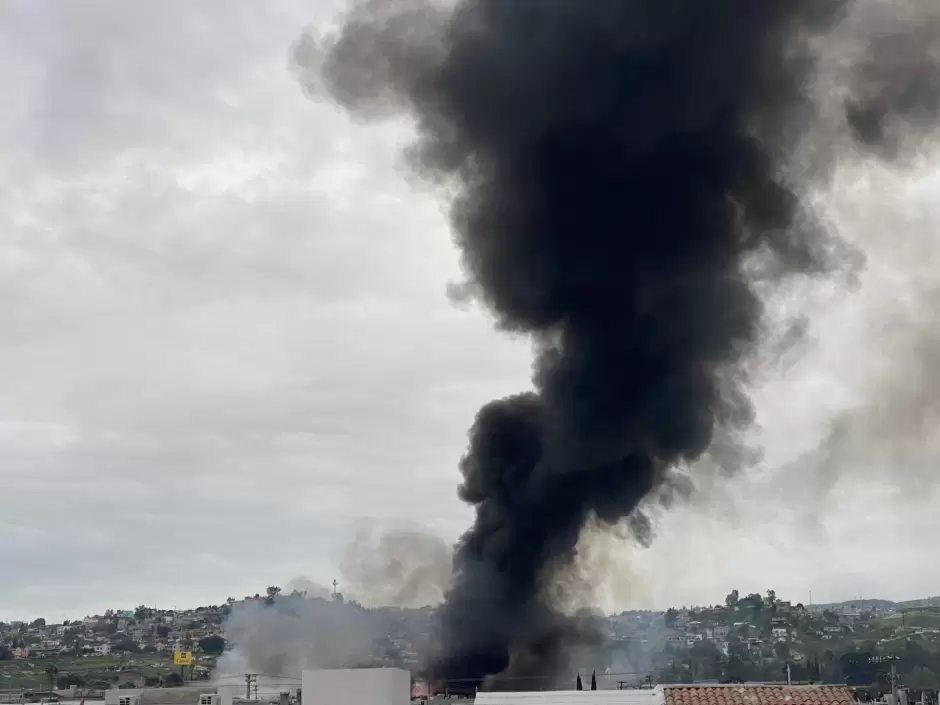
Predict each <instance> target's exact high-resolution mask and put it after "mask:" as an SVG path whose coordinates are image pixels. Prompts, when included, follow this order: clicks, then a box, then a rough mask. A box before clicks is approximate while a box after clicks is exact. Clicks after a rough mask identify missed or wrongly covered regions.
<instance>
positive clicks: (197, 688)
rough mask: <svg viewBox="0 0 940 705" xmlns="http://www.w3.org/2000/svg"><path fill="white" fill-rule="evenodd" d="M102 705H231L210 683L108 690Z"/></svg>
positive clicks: (230, 700) (230, 699) (105, 692)
mask: <svg viewBox="0 0 940 705" xmlns="http://www.w3.org/2000/svg"><path fill="white" fill-rule="evenodd" d="M104 705H232V698H231V696H226V695H225V694H224V693H222V694H220V693H219V692H218V689H217V688H216V687H215V686H213V685H212V684H211V683H208V682H207V683H206V684H205V685H188V686H183V687H181V688H137V689H134V688H109V689H108V690H106V691H104Z"/></svg>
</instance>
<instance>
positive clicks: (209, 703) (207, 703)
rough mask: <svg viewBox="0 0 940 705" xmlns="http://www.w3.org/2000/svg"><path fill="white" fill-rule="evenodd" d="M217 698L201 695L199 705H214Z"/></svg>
mask: <svg viewBox="0 0 940 705" xmlns="http://www.w3.org/2000/svg"><path fill="white" fill-rule="evenodd" d="M214 700H215V698H214V697H213V696H212V695H200V696H199V705H213V701H214ZM122 705H123V703H122Z"/></svg>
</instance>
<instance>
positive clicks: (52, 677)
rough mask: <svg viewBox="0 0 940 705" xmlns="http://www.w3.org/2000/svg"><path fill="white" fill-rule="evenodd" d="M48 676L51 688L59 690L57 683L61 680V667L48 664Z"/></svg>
mask: <svg viewBox="0 0 940 705" xmlns="http://www.w3.org/2000/svg"><path fill="white" fill-rule="evenodd" d="M46 678H48V679H49V690H58V688H57V687H56V683H57V682H58V680H59V667H58V666H56V665H55V664H53V665H51V666H46Z"/></svg>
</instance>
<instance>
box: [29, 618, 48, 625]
mask: <svg viewBox="0 0 940 705" xmlns="http://www.w3.org/2000/svg"><path fill="white" fill-rule="evenodd" d="M29 626H31V627H44V626H46V620H45V619H44V618H42V617H40V618H39V619H34V620H33V621H32V622H30V623H29Z"/></svg>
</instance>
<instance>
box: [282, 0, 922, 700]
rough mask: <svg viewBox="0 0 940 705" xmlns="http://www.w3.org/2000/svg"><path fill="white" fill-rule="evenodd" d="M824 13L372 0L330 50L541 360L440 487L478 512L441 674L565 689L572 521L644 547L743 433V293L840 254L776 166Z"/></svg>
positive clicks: (337, 85)
mask: <svg viewBox="0 0 940 705" xmlns="http://www.w3.org/2000/svg"><path fill="white" fill-rule="evenodd" d="M845 9H846V3H845V2H838V1H830V0H760V1H759V2H755V0H461V1H460V2H458V3H457V5H456V8H449V9H443V8H438V7H432V6H429V5H424V4H422V3H420V2H417V1H416V0H412V1H409V2H404V3H403V2H397V3H396V2H389V1H388V0H372V1H370V2H363V3H359V4H358V5H356V6H355V7H354V8H353V9H352V10H351V11H350V12H349V14H348V15H347V16H346V18H345V21H344V24H343V26H342V29H341V31H340V33H339V34H338V35H337V36H335V37H333V38H332V39H330V40H328V41H327V42H326V45H325V53H322V54H319V56H320V57H321V58H322V59H323V60H322V63H321V64H320V66H319V69H320V71H319V72H318V75H319V77H320V80H322V82H323V85H325V87H326V89H327V90H328V91H329V93H330V94H331V95H332V96H333V97H334V98H335V99H336V100H338V101H339V102H340V103H341V104H342V105H344V106H345V107H346V108H347V109H349V110H351V111H353V112H355V113H358V114H366V116H372V115H375V114H376V113H378V112H382V111H384V110H386V109H391V110H399V109H400V110H405V111H408V112H410V113H411V114H412V115H413V116H414V117H415V118H416V120H417V126H418V131H419V133H418V134H419V136H418V140H417V143H416V144H415V146H414V148H413V150H412V151H411V152H410V156H411V157H412V159H413V163H414V165H415V166H416V168H417V169H418V170H419V171H420V172H421V173H422V174H423V175H425V176H427V177H429V178H431V179H432V180H434V181H436V182H439V183H442V184H443V185H445V186H446V187H447V188H448V189H449V193H450V194H451V197H452V207H451V211H450V217H451V223H452V227H453V232H454V236H455V239H456V242H457V244H458V246H459V247H460V249H461V251H462V254H463V265H464V267H465V270H466V273H467V275H468V279H469V281H468V284H467V288H468V290H469V291H470V292H471V293H472V294H473V295H474V296H475V297H476V298H477V299H478V300H480V301H482V302H484V303H485V304H486V306H488V308H489V309H490V310H491V311H492V312H493V314H494V315H495V317H496V319H497V322H498V326H499V327H500V328H501V329H503V330H507V331H512V332H515V333H522V334H526V335H528V336H530V337H531V339H532V340H533V342H534V348H535V351H536V352H535V361H534V365H533V385H534V391H531V392H527V393H521V394H518V395H516V396H512V397H509V398H506V399H499V400H496V401H493V402H491V403H489V404H487V405H486V406H484V407H483V408H482V409H481V410H480V412H479V414H478V415H477V418H476V420H475V422H474V424H473V428H472V430H471V432H470V445H469V449H468V451H467V453H466V455H465V457H464V458H463V460H462V462H461V466H460V469H461V472H462V474H463V478H464V481H463V484H462V485H461V487H460V491H459V494H460V497H461V498H462V499H463V500H464V501H466V502H469V503H471V504H473V505H474V506H475V508H476V520H475V522H474V524H473V526H472V528H471V529H470V530H469V531H467V533H466V534H465V535H464V536H463V537H462V538H461V540H460V542H459V544H458V546H457V548H456V552H455V555H454V578H453V584H452V587H451V590H450V592H449V594H448V596H447V599H446V602H445V605H444V607H443V616H442V620H443V621H442V636H441V639H442V654H441V657H440V660H439V662H438V663H437V664H436V666H435V667H434V671H435V673H436V674H437V675H438V676H441V677H444V678H447V679H449V680H450V681H451V683H452V684H454V683H464V684H469V685H477V684H479V683H481V682H482V681H483V679H484V678H486V677H487V676H493V675H496V674H501V675H499V677H498V678H497V679H496V680H495V681H493V682H492V684H493V685H494V686H497V685H502V687H510V688H518V689H526V688H531V687H534V686H536V685H537V686H538V687H543V686H545V685H546V682H545V681H544V680H543V681H541V682H537V681H531V680H526V678H527V677H547V678H551V676H552V675H564V668H563V667H564V665H565V664H564V654H565V651H566V649H567V647H568V646H570V645H571V644H574V643H578V642H583V641H584V640H585V639H588V638H590V634H589V633H587V632H586V631H585V624H586V622H585V621H583V620H580V619H575V618H572V617H569V616H565V615H564V614H563V610H561V609H559V604H560V601H563V600H562V599H561V598H563V597H564V594H563V593H564V586H565V584H566V575H567V574H569V573H570V571H571V570H572V569H573V566H575V565H576V558H577V556H576V546H577V543H578V539H579V535H580V532H581V530H582V527H583V526H584V525H585V523H586V522H587V521H588V520H589V519H592V520H593V519H596V520H599V521H601V522H609V523H614V522H619V521H621V520H623V519H625V518H627V519H630V520H631V521H632V522H633V524H634V526H636V527H637V528H638V530H643V529H644V520H643V515H642V513H641V511H639V509H638V508H639V507H640V504H641V502H642V501H643V500H644V498H647V497H648V496H650V495H651V494H652V493H654V492H655V491H656V490H658V489H660V488H662V487H663V486H664V485H668V484H669V483H670V482H671V478H672V477H673V475H674V473H675V472H676V471H675V468H677V467H680V468H681V467H688V465H689V464H690V463H692V462H693V461H695V460H696V459H697V458H699V457H700V456H701V455H702V454H703V453H705V452H706V450H708V449H709V448H710V446H712V441H713V439H716V438H718V437H720V438H722V439H723V440H726V439H728V438H733V437H734V435H735V433H736V432H737V431H740V430H741V429H743V428H745V427H746V426H747V425H748V424H749V423H750V422H751V420H752V417H753V410H752V406H751V404H750V402H749V399H748V396H747V393H746V382H747V379H746V373H745V368H746V366H745V365H744V363H745V361H746V360H747V359H748V356H749V353H751V352H752V351H753V349H754V346H755V345H756V343H757V342H758V337H759V333H760V331H761V328H762V326H763V325H764V317H763V316H762V303H761V301H762V299H761V298H759V296H758V295H757V292H758V291H762V292H763V291H768V290H771V288H772V287H774V286H777V285H779V283H780V282H782V281H785V280H786V278H787V277H788V276H789V275H792V274H794V273H817V272H823V271H828V270H830V268H831V267H832V266H833V265H834V264H838V263H839V261H840V259H841V258H842V256H843V254H844V252H845V251H846V249H845V248H843V247H841V246H840V243H839V242H838V241H837V240H836V238H835V236H833V235H832V234H831V233H829V232H828V231H827V230H826V229H825V228H824V227H823V226H822V225H821V223H820V221H819V220H818V219H817V218H815V217H814V214H813V212H812V211H811V209H809V208H806V207H804V206H803V203H804V202H805V199H804V195H805V193H804V190H805V188H806V187H807V186H808V184H809V183H810V182H811V181H812V180H813V179H814V178H816V175H815V174H814V173H809V171H810V170H809V169H808V168H807V167H806V166H805V165H801V164H798V163H797V158H796V155H797V154H798V153H799V147H800V146H801V144H802V143H801V140H802V138H803V137H804V136H805V133H806V128H807V126H808V125H811V124H812V123H813V120H814V117H815V108H814V104H813V101H811V100H810V99H809V97H808V87H809V85H810V83H811V81H812V79H813V70H814V62H813V61H812V60H811V59H812V51H811V49H810V47H811V46H813V40H814V39H816V38H818V37H819V36H821V35H823V34H825V33H827V32H829V31H830V30H831V29H832V28H833V27H835V26H836V25H837V24H838V23H839V22H840V21H841V19H842V17H843V13H844V11H845ZM320 48H323V47H322V45H321V47H320ZM314 49H315V47H314V44H313V43H311V42H309V41H307V42H303V41H302V42H300V43H299V44H298V46H297V47H296V51H295V56H296V58H297V59H298V60H299V61H300V62H301V63H307V64H309V63H310V61H311V58H312V57H313V56H314V55H315V54H316V52H315V51H313V50H314ZM866 101H867V102H866V105H876V103H877V102H874V103H873V102H872V101H871V100H870V99H866ZM909 102H910V103H911V104H912V105H915V106H916V108H917V109H918V110H922V109H925V106H927V107H929V105H927V104H926V103H925V102H924V101H909ZM850 107H851V106H850ZM899 109H903V106H901V108H899ZM854 110H855V112H854V113H853V114H852V115H851V116H850V117H851V118H852V119H853V120H854V123H853V124H854V127H855V129H856V131H857V133H858V135H857V137H858V139H859V142H860V143H875V142H878V140H879V137H878V136H879V134H880V133H879V132H878V130H877V129H875V128H874V127H871V126H872V125H874V124H875V123H876V122H877V123H878V124H879V125H880V124H881V121H882V120H883V119H884V118H886V117H890V116H891V111H892V106H881V105H877V112H878V114H877V118H878V120H877V121H876V120H874V119H873V117H872V116H873V113H872V112H871V110H869V111H868V112H867V113H864V112H863V110H862V108H859V107H858V106H856V107H855V108H854ZM818 161H819V160H818V159H817V160H816V162H814V169H818V168H819V166H820V165H819V164H818Z"/></svg>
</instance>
